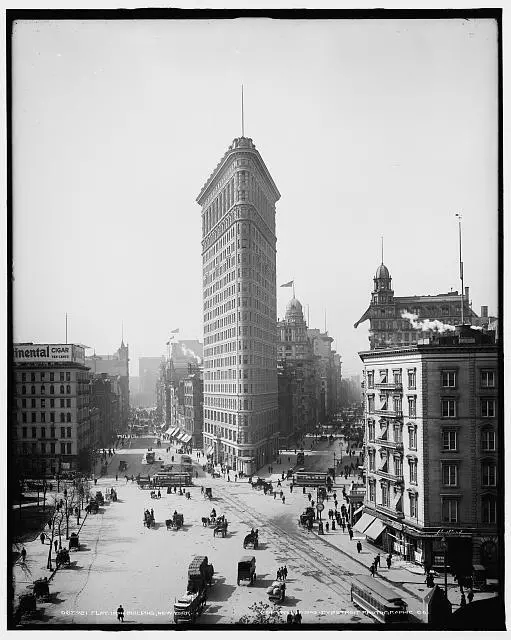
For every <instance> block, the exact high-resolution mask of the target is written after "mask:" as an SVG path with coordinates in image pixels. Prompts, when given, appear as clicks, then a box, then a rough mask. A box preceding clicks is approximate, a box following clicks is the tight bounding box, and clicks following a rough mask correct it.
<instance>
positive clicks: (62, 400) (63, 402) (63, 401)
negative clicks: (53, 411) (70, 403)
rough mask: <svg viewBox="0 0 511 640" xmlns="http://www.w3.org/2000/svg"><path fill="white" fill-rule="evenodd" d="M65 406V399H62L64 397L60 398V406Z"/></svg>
mask: <svg viewBox="0 0 511 640" xmlns="http://www.w3.org/2000/svg"><path fill="white" fill-rule="evenodd" d="M65 406H66V401H65V400H64V398H61V399H60V408H61V409H63V408H64V407H65Z"/></svg>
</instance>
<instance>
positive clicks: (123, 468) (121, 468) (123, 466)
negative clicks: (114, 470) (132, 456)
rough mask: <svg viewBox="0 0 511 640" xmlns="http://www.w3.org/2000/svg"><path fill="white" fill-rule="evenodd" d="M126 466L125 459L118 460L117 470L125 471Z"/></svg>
mask: <svg viewBox="0 0 511 640" xmlns="http://www.w3.org/2000/svg"><path fill="white" fill-rule="evenodd" d="M127 468H128V463H127V462H126V460H119V472H122V471H126V469H127Z"/></svg>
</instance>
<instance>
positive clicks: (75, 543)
mask: <svg viewBox="0 0 511 640" xmlns="http://www.w3.org/2000/svg"><path fill="white" fill-rule="evenodd" d="M79 548H80V541H79V538H78V534H77V533H72V534H71V535H70V536H69V549H70V550H71V549H76V550H77V551H78V549H79Z"/></svg>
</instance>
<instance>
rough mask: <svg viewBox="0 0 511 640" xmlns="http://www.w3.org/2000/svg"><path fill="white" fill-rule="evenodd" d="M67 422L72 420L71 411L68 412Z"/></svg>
mask: <svg viewBox="0 0 511 640" xmlns="http://www.w3.org/2000/svg"><path fill="white" fill-rule="evenodd" d="M66 422H71V414H70V413H67V414H66Z"/></svg>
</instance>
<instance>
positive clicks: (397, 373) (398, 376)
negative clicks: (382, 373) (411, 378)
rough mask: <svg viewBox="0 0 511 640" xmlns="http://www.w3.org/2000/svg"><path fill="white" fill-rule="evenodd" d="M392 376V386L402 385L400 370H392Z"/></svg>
mask: <svg viewBox="0 0 511 640" xmlns="http://www.w3.org/2000/svg"><path fill="white" fill-rule="evenodd" d="M392 375H393V376H394V384H403V377H402V375H401V369H392Z"/></svg>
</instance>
